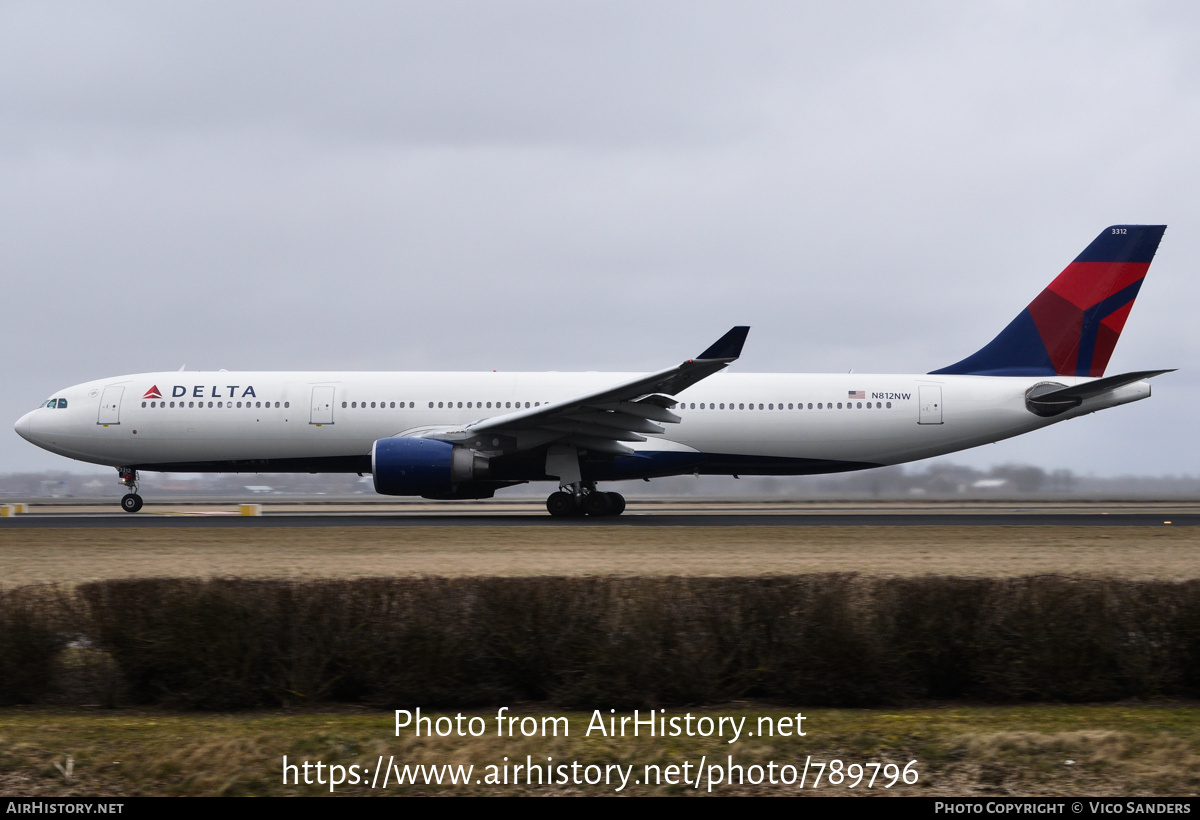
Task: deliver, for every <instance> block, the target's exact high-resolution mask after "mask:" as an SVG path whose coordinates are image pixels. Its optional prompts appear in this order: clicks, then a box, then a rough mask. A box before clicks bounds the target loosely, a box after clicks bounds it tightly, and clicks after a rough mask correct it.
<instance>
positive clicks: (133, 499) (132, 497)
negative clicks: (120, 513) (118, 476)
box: [121, 493, 142, 513]
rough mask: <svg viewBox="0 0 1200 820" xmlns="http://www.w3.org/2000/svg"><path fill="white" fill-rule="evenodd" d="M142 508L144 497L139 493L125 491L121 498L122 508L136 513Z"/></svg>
mask: <svg viewBox="0 0 1200 820" xmlns="http://www.w3.org/2000/svg"><path fill="white" fill-rule="evenodd" d="M141 508H142V497H141V496H140V495H138V494H137V493H125V495H124V496H122V498H121V509H123V510H124V511H125V512H127V513H135V512H137V511H138V510H140V509H141Z"/></svg>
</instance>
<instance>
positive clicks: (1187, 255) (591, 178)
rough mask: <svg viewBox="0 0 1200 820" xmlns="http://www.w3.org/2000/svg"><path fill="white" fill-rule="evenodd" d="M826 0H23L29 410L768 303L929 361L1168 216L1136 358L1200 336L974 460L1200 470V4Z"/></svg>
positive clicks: (8, 452)
mask: <svg viewBox="0 0 1200 820" xmlns="http://www.w3.org/2000/svg"><path fill="white" fill-rule="evenodd" d="M827 6H828V4H812V5H797V4H754V5H752V6H748V5H747V4H738V3H728V4H725V3H659V4H643V3H629V4H613V3H603V4H591V3H587V4H585V3H576V4H561V3H524V4H522V3H506V4H492V3H458V4H455V3H438V4H405V5H399V4H390V3H381V4H369V3H362V4H323V3H311V4H303V3H286V4H284V3H280V4H251V5H247V4H233V3H230V4H212V3H203V4H168V5H162V4H108V5H104V6H94V5H86V4H85V5H74V4H61V5H60V4H50V3H36V4H35V3H28V4H7V5H5V6H3V7H2V8H0V72H2V73H3V76H5V77H6V82H5V83H3V84H0V108H2V110H3V111H4V112H5V115H4V116H3V117H0V262H2V264H3V269H4V271H5V276H4V282H5V302H6V307H7V310H6V321H5V322H4V325H3V329H2V330H0V334H2V336H0V339H3V342H4V346H5V350H7V351H9V354H10V355H9V356H8V360H7V361H6V362H5V364H4V365H0V367H2V368H3V370H4V374H5V377H6V383H7V385H8V387H7V389H6V390H5V392H4V395H3V396H2V397H0V407H3V409H4V410H6V411H7V414H6V415H5V416H4V417H5V418H10V419H13V420H15V418H16V417H17V416H18V415H20V413H21V412H24V410H26V409H28V408H30V407H32V406H33V405H34V404H36V403H37V402H38V401H39V400H41V399H43V398H44V397H45V396H47V395H49V394H50V392H51V391H53V390H54V389H57V388H58V387H61V386H63V385H66V384H70V383H75V382H79V381H83V380H85V379H90V378H96V377H99V376H102V375H108V374H116V373H122V372H139V371H147V370H156V369H175V368H177V367H178V366H179V365H180V364H183V363H185V362H186V363H187V364H188V366H189V368H191V367H205V368H218V367H226V368H230V369H233V368H246V369H275V368H281V369H283V368H287V369H309V368H338V369H491V368H497V367H498V368H501V369H510V370H511V369H563V370H565V369H611V370H637V369H651V368H655V367H659V366H662V365H663V364H664V363H668V362H671V361H674V360H675V359H677V358H679V357H680V356H685V355H691V354H693V353H694V352H696V350H697V348H698V346H699V347H702V346H703V345H705V344H707V343H708V342H709V341H711V338H715V336H716V335H718V334H719V333H721V332H723V331H724V330H725V329H726V328H727V327H728V326H729V325H731V324H735V323H749V324H752V325H753V327H754V329H753V331H752V335H751V339H750V343H749V345H748V346H747V350H746V355H745V357H744V358H743V360H742V361H741V362H739V364H738V365H737V367H738V368H739V369H742V370H745V371H754V370H764V371H770V370H778V371H817V372H820V371H839V370H841V371H844V370H848V369H851V368H853V369H854V370H856V371H859V372H865V371H884V372H888V371H892V372H896V371H899V372H913V371H917V372H920V371H923V370H927V369H930V368H934V367H938V366H941V365H944V364H947V363H949V362H951V361H955V360H957V359H958V358H961V357H962V356H963V355H965V354H966V353H969V352H970V351H972V350H974V349H975V348H977V347H979V346H980V345H982V344H983V343H985V342H986V341H988V340H989V339H990V338H991V337H992V336H993V335H994V334H995V333H996V332H998V331H999V330H1000V328H1002V327H1003V326H1004V324H1006V323H1007V322H1008V320H1009V319H1011V318H1012V316H1013V315H1015V314H1016V313H1017V312H1018V311H1019V310H1020V309H1021V308H1022V307H1024V305H1025V304H1026V303H1027V302H1028V301H1029V300H1030V299H1031V298H1032V297H1033V296H1034V295H1035V294H1036V293H1037V292H1038V291H1039V290H1040V289H1041V288H1042V287H1043V286H1044V285H1045V284H1046V283H1047V282H1049V280H1050V279H1051V278H1052V277H1053V276H1054V275H1055V274H1056V273H1057V272H1058V270H1060V269H1061V268H1062V267H1063V266H1064V265H1065V264H1066V263H1067V262H1068V261H1070V259H1071V258H1073V257H1074V255H1075V254H1076V253H1078V251H1079V250H1080V249H1082V247H1083V246H1084V245H1085V244H1086V243H1087V242H1088V241H1090V239H1091V238H1092V237H1094V236H1095V235H1096V233H1097V232H1098V231H1099V230H1100V229H1101V228H1103V227H1104V226H1105V225H1108V224H1111V223H1115V222H1156V223H1157V222H1167V223H1169V224H1170V225H1171V228H1170V229H1169V230H1168V233H1167V236H1166V239H1165V240H1164V242H1163V246H1162V248H1161V249H1160V253H1159V256H1158V259H1157V260H1156V261H1155V263H1154V266H1153V268H1152V270H1151V273H1150V277H1149V279H1148V280H1147V284H1146V287H1145V288H1143V290H1142V294H1141V296H1140V298H1139V301H1138V304H1137V306H1136V308H1135V310H1134V311H1133V314H1132V317H1131V319H1130V321H1129V324H1128V325H1127V328H1126V333H1125V335H1124V336H1123V337H1122V341H1121V345H1120V346H1119V347H1118V348H1117V353H1116V356H1115V358H1114V360H1113V362H1112V365H1111V370H1112V371H1113V372H1116V371H1118V370H1120V369H1140V368H1149V367H1160V366H1177V367H1181V368H1183V370H1182V371H1181V372H1180V373H1177V374H1172V375H1171V376H1168V377H1164V378H1163V379H1162V380H1160V382H1159V383H1158V384H1157V385H1156V388H1155V396H1154V397H1153V399H1152V400H1151V401H1149V402H1145V403H1142V404H1138V405H1135V406H1132V407H1128V408H1121V409H1117V410H1113V411H1109V412H1107V413H1105V414H1103V415H1098V416H1094V417H1089V418H1088V419H1086V420H1080V421H1078V422H1072V423H1071V424H1069V425H1062V426H1060V427H1055V428H1051V429H1049V430H1047V431H1044V432H1042V433H1039V434H1036V435H1035V436H1033V437H1029V438H1028V439H1025V440H1022V441H1017V442H1009V443H1005V444H1003V445H998V446H997V447H995V448H985V449H984V450H981V451H979V452H977V453H975V454H972V455H970V456H958V457H955V458H958V459H959V460H964V459H976V460H977V461H976V462H975V463H980V464H990V463H993V462H1001V461H1014V460H1028V461H1032V462H1034V463H1038V464H1041V465H1043V466H1046V467H1048V468H1052V467H1058V466H1070V467H1075V468H1077V469H1084V470H1095V471H1097V472H1100V473H1104V474H1113V473H1121V472H1143V473H1159V472H1186V471H1189V470H1192V469H1193V468H1192V466H1191V464H1192V460H1191V458H1190V454H1191V453H1193V452H1195V450H1196V447H1195V445H1196V441H1195V439H1194V434H1193V433H1192V432H1191V425H1190V424H1189V422H1188V419H1189V418H1190V416H1189V414H1188V411H1189V409H1190V407H1192V406H1193V402H1192V401H1191V399H1193V398H1195V397H1196V395H1197V394H1198V393H1200V381H1198V380H1197V377H1196V376H1195V375H1194V374H1192V373H1190V372H1189V370H1190V368H1191V362H1192V359H1193V355H1194V354H1193V353H1192V351H1194V350H1195V349H1196V342H1197V341H1198V339H1197V330H1196V328H1195V323H1194V321H1192V318H1191V317H1192V316H1193V315H1194V313H1195V309H1196V304H1195V298H1196V297H1195V294H1196V288H1195V286H1194V284H1193V283H1192V282H1191V277H1190V276H1189V274H1190V269H1191V267H1192V264H1191V262H1192V260H1195V259H1196V258H1197V257H1198V255H1200V242H1198V240H1197V238H1196V236H1195V226H1196V224H1197V221H1198V220H1197V216H1198V214H1197V206H1196V204H1195V196H1194V191H1195V188H1196V185H1195V181H1196V179H1197V158H1196V156H1195V151H1194V145H1195V143H1196V136H1197V133H1198V130H1200V129H1198V127H1197V126H1198V123H1197V117H1200V105H1198V104H1197V103H1198V100H1197V93H1198V80H1200V70H1198V66H1197V57H1196V55H1195V50H1194V48H1193V44H1194V42H1195V40H1196V35H1197V33H1198V28H1200V26H1198V20H1197V12H1196V11H1194V10H1193V9H1192V7H1191V6H1186V5H1176V4H1161V5H1158V4H1139V5H1136V6H1128V5H1125V4H1117V3H1112V4H1106V3H1100V4H1096V3H1089V4H1078V5H1076V4H1055V5H1054V6H1051V7H1046V6H1044V5H1040V4H1022V3H1015V4H994V5H971V6H968V7H964V8H959V7H957V6H950V5H945V4H915V5H914V4H907V5H906V4H893V3H878V4H852V5H850V6H848V7H845V8H843V7H827ZM993 451H994V452H993ZM0 454H3V459H4V461H3V463H4V464H5V465H7V467H8V469H32V468H35V467H38V468H41V467H60V466H64V465H66V464H67V462H65V461H63V460H61V459H58V458H55V457H53V456H49V455H46V454H40V453H38V452H37V451H35V450H34V448H32V447H30V446H29V445H28V444H26V443H25V442H23V441H21V440H19V439H18V438H17V437H16V436H15V434H12V433H9V434H7V435H6V436H5V437H4V438H3V440H2V441H0Z"/></svg>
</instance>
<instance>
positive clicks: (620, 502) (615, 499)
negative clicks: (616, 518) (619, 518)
mask: <svg viewBox="0 0 1200 820" xmlns="http://www.w3.org/2000/svg"><path fill="white" fill-rule="evenodd" d="M608 497H609V499H610V500H611V502H612V512H611V513H609V515H620V514H621V513H623V512H625V496H623V495H621V494H620V493H609V494H608Z"/></svg>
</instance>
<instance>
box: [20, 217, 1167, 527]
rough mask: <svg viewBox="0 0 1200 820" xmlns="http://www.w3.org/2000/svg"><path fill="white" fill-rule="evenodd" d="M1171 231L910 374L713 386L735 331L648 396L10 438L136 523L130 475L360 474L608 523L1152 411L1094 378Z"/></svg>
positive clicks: (99, 413) (556, 398) (546, 389)
mask: <svg viewBox="0 0 1200 820" xmlns="http://www.w3.org/2000/svg"><path fill="white" fill-rule="evenodd" d="M1165 230H1166V226H1165V225H1113V226H1110V227H1108V228H1105V229H1104V230H1103V231H1102V232H1101V233H1100V235H1099V236H1097V237H1096V239H1095V240H1094V241H1093V242H1091V244H1089V245H1088V246H1087V248H1085V249H1084V251H1083V252H1082V253H1081V254H1079V256H1078V257H1076V258H1075V260H1074V261H1073V262H1071V264H1069V265H1068V266H1067V267H1066V268H1065V269H1064V270H1063V271H1062V273H1061V274H1059V276H1058V277H1057V278H1055V279H1054V280H1053V281H1052V282H1051V283H1050V285H1049V286H1048V287H1047V288H1046V289H1045V290H1043V291H1042V292H1041V294H1039V295H1038V296H1037V298H1035V299H1034V300H1033V301H1032V302H1031V303H1030V304H1029V305H1028V306H1027V307H1026V308H1025V309H1024V310H1023V311H1021V313H1020V314H1019V315H1018V316H1017V317H1016V318H1015V319H1013V320H1012V322H1011V323H1009V325H1008V326H1007V327H1005V328H1004V330H1002V331H1001V332H1000V334H999V335H998V336H996V338H994V339H993V340H992V341H991V342H989V343H988V344H986V345H984V347H982V348H981V349H980V350H978V351H977V352H975V353H973V354H971V355H970V356H967V357H966V358H965V359H962V360H960V361H958V362H956V363H954V364H951V365H948V366H946V367H942V368H940V369H937V370H933V371H930V372H928V373H923V374H916V375H872V374H864V373H849V374H832V375H820V374H804V373H798V374H784V373H762V374H738V373H721V371H724V370H725V369H726V368H727V367H728V366H729V365H730V364H732V363H733V362H734V361H736V360H737V359H738V358H739V357H740V356H741V353H742V347H743V345H744V343H745V341H746V335H747V333H748V332H749V328H748V327H745V326H737V327H734V328H733V329H731V330H730V331H729V332H727V333H726V334H725V335H723V336H722V337H721V338H720V339H718V340H717V341H716V342H714V343H713V344H712V345H711V346H709V347H708V348H707V349H706V350H704V352H702V353H701V354H700V355H699V356H697V357H695V358H694V359H687V360H686V361H684V362H682V363H681V364H678V365H675V366H673V367H668V368H665V369H663V370H660V371H658V372H655V373H648V374H646V373H642V374H639V373H498V372H483V373H435V372H396V373H362V372H225V371H219V372H215V373H213V372H184V371H179V372H159V373H142V374H137V375H129V376H118V377H115V378H108V379H99V380H97V381H91V382H85V383H84V384H78V385H75V386H74V387H68V388H67V389H65V390H60V391H58V392H56V393H55V394H54V395H53V397H52V398H50V399H48V400H47V401H45V402H43V404H42V405H41V406H40V407H39V408H38V409H36V410H33V411H32V412H30V413H27V414H25V415H24V416H22V417H21V419H20V420H19V421H17V423H16V431H17V433H19V434H20V435H21V436H22V437H23V438H25V439H27V440H28V441H30V442H32V443H33V444H36V445H37V446H39V447H42V448H44V449H46V450H49V451H50V452H52V453H57V454H59V455H63V456H67V457H69V458H74V459H78V460H80V461H86V462H90V463H93V464H103V465H107V466H112V467H116V468H117V473H118V478H119V480H120V481H121V482H122V483H123V484H124V485H125V486H126V488H127V489H128V492H127V493H126V494H125V496H124V497H123V498H122V499H121V507H122V509H124V510H125V511H126V512H131V513H135V512H137V511H138V510H140V509H141V508H142V503H143V502H142V497H141V496H140V495H139V494H138V492H137V489H138V473H139V472H141V471H171V472H311V473H323V472H328V473H338V472H352V473H359V474H360V475H365V474H370V475H371V476H372V478H373V481H374V486H375V490H376V492H378V493H381V494H384V495H394V496H423V497H425V498H432V499H482V498H491V497H492V496H493V495H494V494H495V493H496V491H497V490H500V489H503V488H505V487H510V486H513V485H516V484H523V483H527V482H531V481H552V482H557V485H558V488H557V489H556V490H555V491H554V492H552V493H551V494H550V495H549V497H548V498H547V499H546V508H547V510H548V512H549V513H550V514H551V515H553V516H575V515H584V514H586V515H591V516H607V515H620V514H621V512H623V511H624V509H625V499H624V497H623V496H621V495H620V494H619V493H616V492H604V491H601V490H598V489H597V486H596V485H597V483H599V482H611V481H622V480H630V479H650V478H656V477H662V476H673V475H688V474H695V475H700V474H704V475H714V474H716V475H734V476H739V475H809V474H817V473H834V472H842V471H849V470H861V469H867V468H872V467H881V466H884V465H892V464H902V463H905V462H910V461H916V460H919V459H924V458H929V457H931V456H938V455H943V454H945V453H952V452H956V451H959V450H964V449H967V448H970V447H976V446H979V445H982V444H988V443H991V442H995V441H999V440H1001V439H1006V438H1010V437H1012V436H1018V435H1021V434H1023V433H1027V432H1030V431H1032V430H1037V429H1039V428H1042V427H1046V426H1047V425H1050V424H1056V423H1058V422H1060V421H1065V420H1067V419H1073V418H1078V417H1079V416H1082V415H1085V414H1088V413H1094V412H1096V411H1097V410H1103V409H1106V408H1109V407H1115V406H1117V405H1121V404H1126V403H1128V402H1133V401H1139V400H1141V399H1144V398H1147V397H1149V396H1150V384H1149V382H1148V381H1147V380H1148V379H1150V378H1152V377H1154V376H1157V375H1160V374H1162V373H1167V372H1170V371H1169V370H1142V371H1135V372H1130V373H1122V374H1120V375H1116V376H1107V377H1106V376H1105V375H1104V371H1105V368H1106V366H1107V365H1108V361H1109V358H1110V357H1111V356H1112V353H1113V349H1114V347H1115V346H1116V343H1117V339H1118V337H1119V336H1120V334H1121V330H1122V328H1123V327H1124V325H1125V321H1126V319H1127V318H1128V316H1129V311H1130V308H1131V307H1132V306H1133V302H1134V299H1135V298H1136V296H1137V293H1138V289H1139V288H1140V287H1141V284H1142V280H1143V278H1144V277H1145V275H1146V272H1147V270H1148V269H1149V266H1150V262H1151V260H1152V259H1153V257H1154V254H1155V252H1156V250H1157V249H1158V245H1159V242H1160V241H1161V239H1162V236H1163V232H1164V231H1165ZM716 374H720V375H716ZM710 377H713V378H710Z"/></svg>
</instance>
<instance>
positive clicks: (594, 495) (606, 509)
mask: <svg viewBox="0 0 1200 820" xmlns="http://www.w3.org/2000/svg"><path fill="white" fill-rule="evenodd" d="M583 511H584V512H586V513H587V514H588V515H592V516H597V517H599V516H602V515H612V511H613V502H612V499H611V498H609V494H608V493H599V492H595V491H593V492H590V493H588V494H587V497H585V498H584V499H583Z"/></svg>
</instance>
